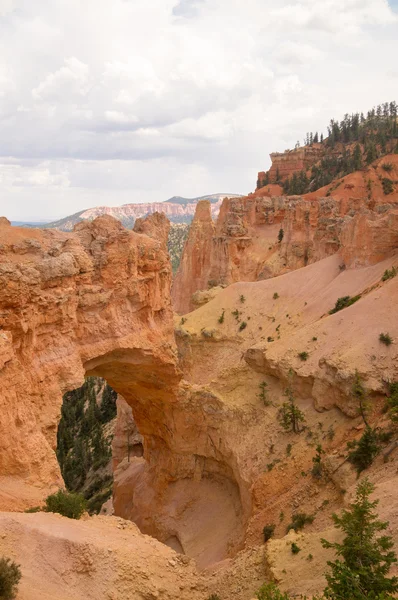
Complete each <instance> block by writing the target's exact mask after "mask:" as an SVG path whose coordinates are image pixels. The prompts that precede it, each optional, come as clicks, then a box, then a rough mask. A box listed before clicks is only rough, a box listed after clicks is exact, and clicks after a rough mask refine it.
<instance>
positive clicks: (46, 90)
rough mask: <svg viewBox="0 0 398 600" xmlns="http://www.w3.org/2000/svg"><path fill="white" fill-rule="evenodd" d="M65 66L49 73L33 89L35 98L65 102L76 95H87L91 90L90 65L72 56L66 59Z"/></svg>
mask: <svg viewBox="0 0 398 600" xmlns="http://www.w3.org/2000/svg"><path fill="white" fill-rule="evenodd" d="M64 63H65V64H64V66H63V67H61V68H60V69H58V70H57V71H55V72H54V73H49V74H48V75H47V76H46V77H45V79H43V81H41V82H40V83H39V85H38V86H37V87H36V88H35V89H34V90H32V96H33V98H34V99H35V100H53V101H54V100H55V101H57V102H60V103H63V102H65V101H66V100H70V99H72V98H73V97H74V96H85V95H86V94H87V92H88V90H89V85H88V75H89V67H88V65H85V64H84V63H82V62H81V61H80V60H78V59H77V58H75V57H74V56H72V57H71V58H66V59H65V60H64Z"/></svg>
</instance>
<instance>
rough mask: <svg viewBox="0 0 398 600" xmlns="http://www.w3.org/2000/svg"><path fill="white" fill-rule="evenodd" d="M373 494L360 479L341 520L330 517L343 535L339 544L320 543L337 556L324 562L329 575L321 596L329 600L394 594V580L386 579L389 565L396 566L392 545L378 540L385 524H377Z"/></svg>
mask: <svg viewBox="0 0 398 600" xmlns="http://www.w3.org/2000/svg"><path fill="white" fill-rule="evenodd" d="M373 491H374V486H373V485H372V484H371V483H370V482H369V480H368V479H364V480H363V481H362V482H361V483H359V484H358V486H357V490H356V496H355V501H354V502H353V503H352V504H351V505H350V508H349V509H348V510H343V512H342V514H341V516H338V515H336V514H334V515H333V517H332V518H333V521H334V524H335V526H336V527H337V529H341V530H342V531H343V532H344V533H345V538H344V540H343V541H342V543H337V542H335V543H331V542H328V541H327V540H324V539H323V540H322V545H323V546H324V548H332V549H334V550H335V551H336V555H337V558H336V560H335V561H329V562H328V566H329V567H330V569H331V572H330V573H327V574H326V580H327V584H328V585H327V587H326V589H325V590H324V595H325V597H326V598H328V599H329V600H345V599H348V598H349V599H350V600H365V599H366V598H369V599H370V598H372V599H374V600H376V599H377V598H379V599H380V600H381V599H382V598H383V599H384V600H387V599H388V598H391V599H392V596H390V594H394V593H396V592H397V591H398V578H397V577H388V573H389V570H390V568H391V565H392V564H393V563H396V562H397V558H396V555H395V552H394V551H393V550H392V548H393V541H392V539H391V537H390V536H387V535H380V536H378V534H379V532H382V531H385V530H386V529H387V527H388V523H387V522H383V521H380V520H379V519H378V515H377V513H376V512H375V510H374V509H375V507H376V506H377V504H378V500H375V501H374V502H371V501H370V500H369V496H370V495H371V493H372V492H373Z"/></svg>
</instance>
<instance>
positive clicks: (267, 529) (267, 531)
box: [263, 525, 275, 542]
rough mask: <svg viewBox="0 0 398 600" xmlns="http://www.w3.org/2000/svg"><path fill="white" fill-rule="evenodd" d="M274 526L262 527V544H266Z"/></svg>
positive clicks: (272, 533)
mask: <svg viewBox="0 0 398 600" xmlns="http://www.w3.org/2000/svg"><path fill="white" fill-rule="evenodd" d="M274 531H275V525H265V527H263V536H264V542H268V540H270V539H271V538H272V536H273V535H274Z"/></svg>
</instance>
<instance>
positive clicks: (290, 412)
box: [278, 371, 305, 433]
mask: <svg viewBox="0 0 398 600" xmlns="http://www.w3.org/2000/svg"><path fill="white" fill-rule="evenodd" d="M292 377H293V372H292V371H290V372H289V385H288V387H287V388H286V390H285V393H284V396H287V398H288V401H287V402H284V403H283V404H282V406H281V408H280V409H279V413H278V419H279V422H280V424H281V425H282V427H283V429H284V430H285V431H293V432H294V433H300V431H301V429H300V423H303V422H304V421H305V417H304V413H303V412H302V411H301V410H300V409H299V408H298V406H296V399H295V397H294V394H293V386H292Z"/></svg>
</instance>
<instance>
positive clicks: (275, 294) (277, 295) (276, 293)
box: [273, 292, 279, 300]
mask: <svg viewBox="0 0 398 600" xmlns="http://www.w3.org/2000/svg"><path fill="white" fill-rule="evenodd" d="M278 298H279V294H278V292H275V293H274V295H273V299H274V300H277V299H278Z"/></svg>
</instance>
